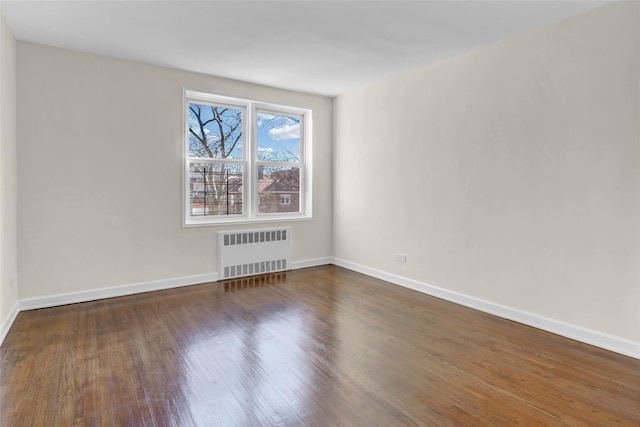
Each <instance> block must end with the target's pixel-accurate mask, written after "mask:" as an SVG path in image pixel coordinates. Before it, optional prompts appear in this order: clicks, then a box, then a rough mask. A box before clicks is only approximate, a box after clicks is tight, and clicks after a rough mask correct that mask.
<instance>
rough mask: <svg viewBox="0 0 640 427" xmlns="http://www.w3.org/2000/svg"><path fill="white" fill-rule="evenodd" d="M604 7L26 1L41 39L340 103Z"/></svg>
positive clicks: (18, 8)
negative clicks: (367, 88) (378, 84)
mask: <svg viewBox="0 0 640 427" xmlns="http://www.w3.org/2000/svg"><path fill="white" fill-rule="evenodd" d="M606 3H608V1H607V0H604V1H576V0H574V1H524V0H511V1H478V0H475V1H472V0H469V1H451V0H448V1H409V2H402V1H150V0H146V1H55V0H53V1H52V0H49V1H17V0H13V1H12V0H3V1H2V6H1V7H2V12H3V14H4V16H5V18H6V20H7V22H8V23H9V26H10V27H11V29H12V31H13V33H14V35H15V37H16V38H17V39H18V40H25V41H30V42H34V43H41V44H46V45H50V46H57V47H63V48H67V49H73V50H78V51H83V52H91V53H96V54H100V55H107V56H113V57H117V58H123V59H129V60H134V61H140V62H145V63H149V64H156V65H162V66H167V67H172V68H178V69H183V70H190V71H196V72H201V73H206V74H211V75H216V76H222V77H228V78H232V79H237V80H244V81H248V82H254V83H260V84H265V85H269V86H275V87H279V88H285V89H292V90H297V91H302V92H310V93H316V94H321V95H328V96H334V95H337V94H340V93H343V92H345V91H347V90H350V89H353V88H356V87H359V86H363V85H366V84H369V83H371V82H373V81H377V80H381V79H385V78H388V77H390V76H393V75H397V74H400V73H403V72H406V71H408V70H410V69H413V68H417V67H421V66H426V65H429V64H432V63H434V62H437V61H442V60H444V59H446V58H450V57H452V56H455V55H459V54H461V53H463V52H466V51H469V50H472V49H475V48H478V47H480V46H482V45H486V44H488V43H492V42H494V41H497V40H500V39H504V38H507V37H510V36H513V35H515V34H517V33H521V32H524V31H527V30H530V29H533V28H535V27H539V26H542V25H546V24H549V23H552V22H556V21H559V20H561V19H564V18H567V17H569V16H572V15H576V14H579V13H582V12H584V11H586V10H589V9H593V8H595V7H599V6H602V5H604V4H606Z"/></svg>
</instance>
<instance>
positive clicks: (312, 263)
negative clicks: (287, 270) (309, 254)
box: [291, 257, 333, 270]
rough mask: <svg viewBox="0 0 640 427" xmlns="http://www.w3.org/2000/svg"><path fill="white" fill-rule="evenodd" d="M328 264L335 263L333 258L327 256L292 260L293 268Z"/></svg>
mask: <svg viewBox="0 0 640 427" xmlns="http://www.w3.org/2000/svg"><path fill="white" fill-rule="evenodd" d="M327 264H333V258H331V257H325V258H313V259H306V260H304V261H292V262H291V269H292V270H299V269H301V268H309V267H318V266H320V265H327Z"/></svg>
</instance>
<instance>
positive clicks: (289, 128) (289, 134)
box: [269, 123, 300, 141]
mask: <svg viewBox="0 0 640 427" xmlns="http://www.w3.org/2000/svg"><path fill="white" fill-rule="evenodd" d="M269 136H270V137H271V139H273V140H274V141H281V140H283V139H296V138H300V123H296V124H292V125H289V124H287V125H284V126H280V127H278V128H273V129H269Z"/></svg>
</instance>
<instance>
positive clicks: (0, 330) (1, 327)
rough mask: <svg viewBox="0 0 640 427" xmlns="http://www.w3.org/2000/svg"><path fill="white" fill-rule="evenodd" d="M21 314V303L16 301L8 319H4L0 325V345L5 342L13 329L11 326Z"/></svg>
mask: <svg viewBox="0 0 640 427" xmlns="http://www.w3.org/2000/svg"><path fill="white" fill-rule="evenodd" d="M19 312H20V309H19V302H17V301H16V303H15V304H13V307H12V308H11V311H10V312H9V315H8V316H7V318H6V319H3V321H2V324H0V345H2V343H3V342H4V338H5V337H6V336H7V333H8V332H9V329H11V325H13V322H14V321H15V320H16V317H18V313H19Z"/></svg>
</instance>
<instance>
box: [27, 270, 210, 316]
mask: <svg viewBox="0 0 640 427" xmlns="http://www.w3.org/2000/svg"><path fill="white" fill-rule="evenodd" d="M217 280H218V274H217V273H211V274H199V275H196V276H185V277H176V278H173V279H163V280H154V281H151V282H142V283H134V284H130V285H124V286H115V287H111V288H101V289H92V290H89V291H80V292H69V293H64V294H55V295H47V296H44V297H35V298H26V299H22V300H20V301H19V307H20V310H21V311H22V310H33V309H36V308H45V307H54V306H57V305H65V304H74V303H77V302H86V301H94V300H98V299H104V298H113V297H121V296H125V295H133V294H139V293H142V292H151V291H160V290H162V289H171V288H178V287H181V286H189V285H198V284H202V283H208V282H216V281H217Z"/></svg>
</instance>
